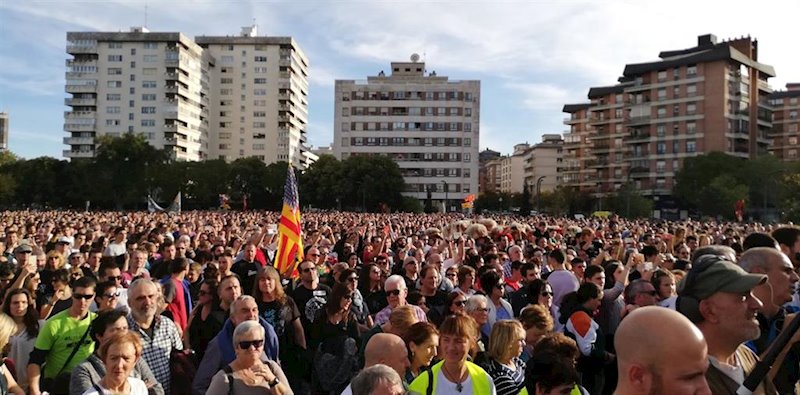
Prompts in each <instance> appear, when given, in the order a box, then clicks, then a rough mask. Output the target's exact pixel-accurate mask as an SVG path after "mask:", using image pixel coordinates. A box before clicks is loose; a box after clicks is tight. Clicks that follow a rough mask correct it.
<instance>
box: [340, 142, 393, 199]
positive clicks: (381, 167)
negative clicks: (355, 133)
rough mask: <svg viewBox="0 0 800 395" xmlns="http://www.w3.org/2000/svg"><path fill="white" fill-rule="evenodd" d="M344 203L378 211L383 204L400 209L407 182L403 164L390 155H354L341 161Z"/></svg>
mask: <svg viewBox="0 0 800 395" xmlns="http://www.w3.org/2000/svg"><path fill="white" fill-rule="evenodd" d="M341 188H342V205H343V206H345V207H349V208H351V209H357V208H360V209H363V210H365V211H376V210H378V208H379V207H380V206H382V205H386V206H388V207H389V208H390V209H398V208H399V207H400V206H401V204H402V200H403V198H402V195H401V192H402V191H403V190H405V181H404V180H403V176H402V174H401V173H400V167H399V166H397V163H396V162H394V161H393V160H391V159H390V158H389V157H386V156H383V155H375V156H360V155H359V156H351V157H349V158H347V159H346V160H344V161H342V182H341Z"/></svg>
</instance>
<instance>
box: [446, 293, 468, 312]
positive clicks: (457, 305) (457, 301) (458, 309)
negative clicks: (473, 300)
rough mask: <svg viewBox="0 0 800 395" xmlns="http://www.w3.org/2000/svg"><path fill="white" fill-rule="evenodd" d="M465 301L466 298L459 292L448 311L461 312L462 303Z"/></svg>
mask: <svg viewBox="0 0 800 395" xmlns="http://www.w3.org/2000/svg"><path fill="white" fill-rule="evenodd" d="M466 303H467V298H466V297H465V296H464V295H462V294H459V295H458V296H456V298H455V299H453V304H451V305H450V312H452V313H463V312H464V305H465V304H466Z"/></svg>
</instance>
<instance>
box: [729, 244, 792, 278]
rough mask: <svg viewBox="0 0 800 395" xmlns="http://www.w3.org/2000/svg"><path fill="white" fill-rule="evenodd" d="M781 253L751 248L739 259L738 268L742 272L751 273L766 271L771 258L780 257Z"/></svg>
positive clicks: (763, 248)
mask: <svg viewBox="0 0 800 395" xmlns="http://www.w3.org/2000/svg"><path fill="white" fill-rule="evenodd" d="M781 255H783V253H782V252H781V251H779V250H776V249H774V248H769V247H753V248H751V249H749V250H747V251H745V252H744V254H742V256H740V257H739V266H741V268H742V269H744V271H746V272H748V273H752V272H753V270H755V269H762V270H765V271H766V270H768V269H769V268H770V264H771V262H772V258H773V257H780V256H781Z"/></svg>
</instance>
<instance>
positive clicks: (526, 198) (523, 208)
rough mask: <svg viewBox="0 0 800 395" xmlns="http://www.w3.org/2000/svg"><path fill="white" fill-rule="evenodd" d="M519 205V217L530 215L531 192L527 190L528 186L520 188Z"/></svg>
mask: <svg viewBox="0 0 800 395" xmlns="http://www.w3.org/2000/svg"><path fill="white" fill-rule="evenodd" d="M520 200H521V201H520V205H519V214H520V215H530V214H531V210H532V206H531V191H530V189H529V188H528V185H525V186H524V188H522V194H521V196H520Z"/></svg>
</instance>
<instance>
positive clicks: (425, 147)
mask: <svg viewBox="0 0 800 395" xmlns="http://www.w3.org/2000/svg"><path fill="white" fill-rule="evenodd" d="M335 90H336V97H335V101H336V104H335V109H336V113H335V116H334V140H333V151H334V153H335V155H336V157H338V158H339V159H342V160H344V159H347V158H348V157H349V156H351V155H385V156H388V157H390V158H391V159H393V160H394V161H395V162H397V164H398V165H399V166H400V171H401V172H402V175H403V178H404V179H405V182H406V191H405V192H404V193H403V194H404V195H406V196H411V197H415V198H417V199H420V200H424V199H426V197H427V194H428V191H430V193H431V198H432V200H433V201H434V202H433V203H434V206H440V205H441V204H442V202H443V201H444V200H445V199H446V200H447V206H448V207H449V209H450V210H453V209H458V208H459V207H460V206H459V204H460V201H461V200H463V199H464V198H465V197H466V196H467V195H470V194H475V193H477V192H478V152H479V150H478V147H479V135H480V133H479V132H480V130H479V127H480V126H479V125H480V81H477V80H459V81H455V80H450V79H449V78H448V77H445V76H440V75H437V74H436V72H435V71H432V72H430V73H429V72H427V70H426V69H425V63H423V62H420V61H419V57H418V56H416V55H415V56H412V60H411V61H410V62H392V64H391V72H390V73H389V74H388V75H387V74H385V73H384V72H383V71H381V72H380V73H379V74H378V75H376V76H369V77H367V80H366V81H355V80H337V81H336V89H335Z"/></svg>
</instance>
